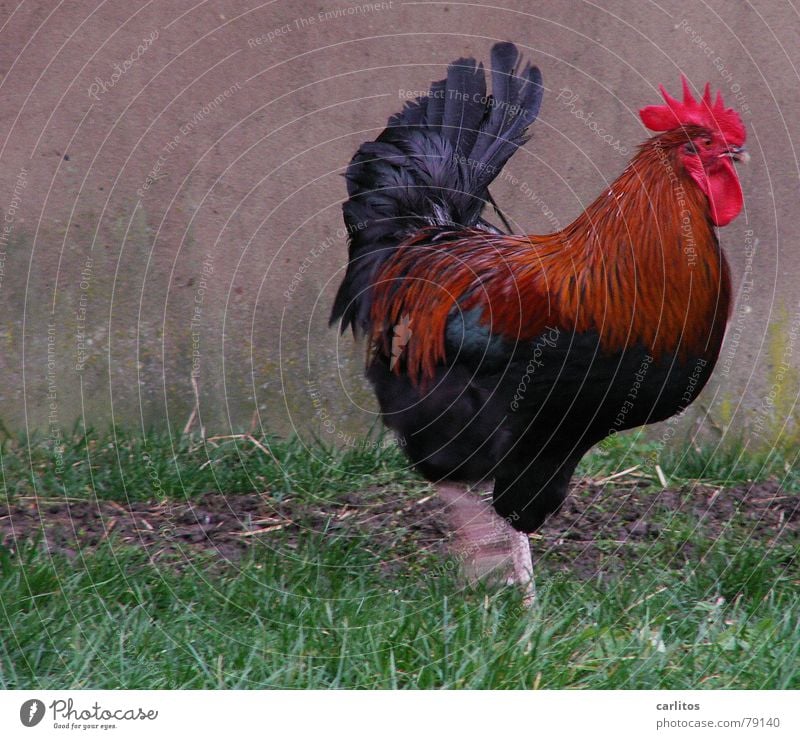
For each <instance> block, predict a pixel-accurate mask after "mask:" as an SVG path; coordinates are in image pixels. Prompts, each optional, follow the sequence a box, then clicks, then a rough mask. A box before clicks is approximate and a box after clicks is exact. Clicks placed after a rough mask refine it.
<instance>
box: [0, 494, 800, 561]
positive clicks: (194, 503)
mask: <svg viewBox="0 0 800 739" xmlns="http://www.w3.org/2000/svg"><path fill="white" fill-rule="evenodd" d="M679 513H680V514H685V515H681V516H677V515H676V514H679ZM678 519H680V521H681V522H682V523H681V525H682V526H683V527H685V526H686V521H687V520H688V521H689V522H690V524H691V526H694V527H696V529H695V530H696V533H698V534H701V535H702V536H704V537H706V538H712V539H713V538H717V537H721V536H724V535H725V534H726V532H728V531H730V530H731V529H732V528H735V530H736V531H737V532H739V533H740V534H742V535H745V536H747V537H748V538H752V539H757V540H759V541H762V542H765V543H768V544H770V545H777V544H789V543H792V544H794V545H795V546H797V543H798V541H799V540H800V496H799V495H797V494H794V493H789V492H785V491H783V490H782V489H781V488H780V486H779V485H778V483H776V482H761V483H751V484H746V485H738V486H735V487H731V488H725V489H721V488H717V487H712V486H707V485H699V484H698V485H692V486H687V487H684V488H679V489H667V490H661V489H657V488H655V487H654V486H643V485H642V484H641V483H637V484H633V485H632V486H628V487H624V486H623V487H620V486H614V487H612V486H610V485H598V484H596V483H593V482H590V481H578V482H577V483H576V485H575V486H574V488H573V491H572V495H571V496H570V497H569V498H568V499H567V501H566V503H565V504H564V506H563V508H562V510H561V512H560V513H559V514H558V515H557V516H554V517H553V518H551V519H550V520H549V521H548V522H547V523H546V524H545V525H544V526H543V527H542V529H541V530H540V531H539V532H537V533H536V534H534V535H533V537H532V539H533V542H532V543H533V547H534V558H535V560H536V561H537V570H539V569H544V570H548V571H569V572H572V573H575V574H577V575H580V576H583V577H591V576H593V575H594V574H596V573H597V571H598V567H600V566H601V564H602V566H603V567H605V568H608V567H609V566H610V567H611V568H614V566H615V564H618V565H619V566H620V567H623V566H624V565H625V564H626V562H627V561H629V560H632V559H636V558H638V557H640V556H641V554H642V544H643V543H646V542H648V541H654V540H656V539H657V538H658V537H660V536H662V535H663V534H664V529H665V528H670V527H671V525H672V522H673V521H678ZM309 532H317V533H326V532H327V533H331V534H334V533H335V534H337V535H339V536H348V535H356V534H358V535H361V534H364V533H366V534H368V535H369V537H370V540H371V541H372V542H374V549H375V551H380V552H385V553H387V554H388V555H389V556H387V557H386V561H387V564H386V567H387V569H391V570H397V569H402V568H403V567H405V566H406V565H408V564H410V563H413V560H414V558H415V556H416V555H419V554H421V553H422V552H426V553H433V554H437V555H444V554H445V553H446V549H447V540H448V535H449V533H450V532H448V530H447V524H446V518H445V516H444V514H443V508H442V504H441V502H440V501H439V499H438V498H437V497H436V496H435V495H428V496H424V497H422V498H416V499H409V498H405V499H404V498H403V495H402V493H401V492H398V490H397V489H396V488H394V489H381V488H374V489H370V490H366V491H359V492H353V493H350V494H347V495H343V496H340V498H339V499H338V500H337V501H336V503H335V504H331V503H328V504H324V505H323V504H320V505H312V504H309V503H308V502H305V501H300V500H293V499H292V498H287V499H285V500H283V501H281V502H276V501H275V500H274V499H273V498H271V497H270V495H269V493H264V494H259V493H251V494H237V495H223V494H220V493H208V494H206V495H203V496H200V497H198V498H195V499H192V500H187V501H168V502H162V503H156V502H132V503H130V504H129V505H121V504H119V503H116V502H112V501H86V500H64V499H43V498H24V499H20V500H19V501H17V502H15V503H12V504H11V505H5V506H0V545H1V546H3V547H5V548H6V549H7V550H10V551H12V552H14V551H16V550H18V549H19V548H20V546H21V545H22V543H24V542H31V541H38V542H39V545H40V546H42V547H46V548H47V549H48V550H49V551H51V552H54V553H60V554H64V555H67V556H71V557H72V556H76V555H77V554H78V552H79V551H81V550H84V551H85V550H92V549H95V548H97V547H99V546H102V545H104V544H105V545H111V546H116V545H133V546H139V547H143V548H145V549H146V550H147V552H148V553H149V555H150V556H151V557H152V558H153V559H154V560H165V561H169V560H172V559H173V558H174V557H176V556H177V557H185V556H187V555H190V554H192V553H196V552H204V553H210V554H213V555H214V556H216V557H217V558H219V559H220V560H231V559H232V560H235V559H237V558H239V557H241V556H242V554H244V553H245V552H247V551H252V550H253V549H254V548H256V547H258V546H262V547H264V546H266V547H270V548H271V547H273V546H280V547H285V546H289V547H292V546H296V545H297V543H298V542H299V541H300V539H301V538H302V537H303V536H304V535H307V534H308V533H309ZM690 534H691V531H690V532H689V533H688V534H687V543H686V547H685V557H683V558H679V559H687V560H688V559H690V558H691V556H692V554H693V552H692V544H691V535H690ZM678 564H680V563H678ZM790 564H796V561H795V562H793V563H790Z"/></svg>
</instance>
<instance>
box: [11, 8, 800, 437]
mask: <svg viewBox="0 0 800 739" xmlns="http://www.w3.org/2000/svg"><path fill="white" fill-rule="evenodd" d="M599 5H601V6H603V7H598V4H589V3H583V2H570V3H565V2H538V3H533V4H532V3H529V2H522V1H521V0H520V1H515V2H505V3H503V2H499V3H497V4H495V5H493V6H492V7H489V6H481V5H478V4H464V5H461V4H459V3H442V2H431V3H425V2H423V3H404V2H400V1H399V0H391V1H389V0H385V1H384V2H376V3H361V2H357V3H354V4H351V3H349V2H344V1H340V2H336V1H334V2H325V3H322V2H307V1H303V2H291V3H290V2H284V1H279V2H276V3H272V4H261V3H256V2H220V1H212V2H207V3H205V4H197V3H196V2H195V0H186V2H168V1H162V2H158V3H153V4H149V5H145V6H141V7H140V6H138V4H131V3H125V2H107V3H103V4H99V3H96V2H88V1H78V2H72V3H64V4H62V5H60V6H59V7H58V9H57V10H53V9H52V8H51V7H50V6H49V5H48V4H46V3H38V4H37V3H21V4H19V6H18V8H16V9H15V6H16V4H15V3H2V4H0V6H1V7H2V16H3V17H2V22H3V25H2V30H0V42H1V43H0V71H1V72H2V77H3V80H2V86H1V87H0V91H1V94H2V106H0V142H2V148H1V149H0V160H1V161H2V167H0V209H1V210H2V216H0V217H3V218H4V221H3V226H4V231H3V233H2V237H1V238H0V246H2V255H1V258H2V273H1V275H0V276H1V277H2V282H0V304H1V305H2V307H3V322H2V328H1V329H0V330H2V345H3V353H2V359H0V361H1V362H2V376H3V383H2V385H1V386H0V399H1V403H2V408H1V412H0V417H1V418H2V422H3V423H4V424H5V426H6V427H7V428H9V429H14V428H23V427H36V428H40V429H45V430H47V429H48V428H50V427H51V426H52V427H53V428H55V427H70V426H71V425H72V424H73V423H74V422H75V421H76V420H78V419H80V420H81V422H82V423H84V424H86V425H87V426H94V427H101V428H104V427H106V426H107V425H108V424H109V423H111V422H113V423H117V424H121V425H127V426H139V425H144V426H159V427H169V428H171V429H177V430H180V429H182V428H183V427H184V425H185V424H186V423H187V420H188V419H189V416H190V414H191V412H192V408H193V406H194V404H195V401H194V392H193V389H192V381H191V380H192V376H193V375H194V377H195V380H196V386H197V392H198V394H199V409H200V420H201V421H202V423H203V424H204V425H205V426H206V427H207V428H208V429H213V430H215V431H221V432H225V431H226V430H229V429H233V430H237V429H241V428H247V427H249V426H250V425H251V423H256V424H261V425H262V426H263V427H264V428H267V429H270V430H275V431H280V432H286V431H288V430H290V429H291V428H292V427H302V428H316V429H317V430H319V431H321V432H322V433H323V434H329V437H330V438H335V437H336V436H337V435H338V434H350V433H356V434H361V433H363V432H364V431H366V429H367V428H368V427H369V426H370V425H371V424H372V423H373V422H374V413H373V404H372V401H371V397H370V394H369V393H368V392H367V391H366V388H365V386H364V382H363V381H362V379H361V365H362V359H363V349H362V348H361V347H354V346H353V344H352V342H351V340H350V338H349V336H345V337H338V336H337V334H336V332H334V331H331V330H329V329H328V328H327V317H328V311H329V306H330V303H331V299H332V296H333V292H334V289H335V286H336V283H337V282H338V280H339V279H340V276H341V270H342V267H343V263H344V255H345V244H344V238H343V232H342V230H341V228H342V224H341V218H340V203H341V201H342V199H343V197H344V193H345V188H344V182H343V180H342V178H341V176H340V175H341V172H342V171H343V167H344V166H345V165H346V163H347V161H348V160H349V158H350V156H351V155H352V153H353V151H354V149H355V148H356V146H357V145H358V144H359V143H360V142H361V141H363V140H365V139H367V138H371V137H373V136H374V135H375V134H376V133H377V132H378V131H379V130H380V128H381V127H382V125H383V123H384V122H385V120H386V118H387V116H388V115H389V114H391V113H393V112H395V111H396V110H397V109H398V108H399V107H400V106H401V104H402V102H403V100H404V99H405V98H406V97H408V96H410V95H411V94H412V93H413V91H420V90H425V89H427V85H428V83H429V81H430V80H431V79H435V78H439V77H441V76H442V75H443V72H444V67H445V65H446V63H447V62H448V61H450V60H452V59H453V58H456V57H458V56H460V55H474V56H477V57H479V58H482V59H484V60H485V59H487V58H488V52H489V49H490V47H491V45H492V43H493V42H495V41H496V40H505V39H508V40H513V41H515V42H516V43H517V44H519V45H520V46H521V47H523V48H524V50H525V53H526V54H527V55H528V56H530V57H532V58H533V59H534V60H536V62H537V63H538V64H539V65H540V67H541V68H542V70H543V73H544V77H545V84H546V87H547V93H546V98H545V104H544V107H543V109H542V113H541V116H540V119H539V121H538V122H537V123H536V124H535V128H534V134H535V135H534V139H533V141H532V142H531V143H530V144H529V145H528V146H527V147H526V148H525V150H524V151H523V152H521V153H520V154H519V155H518V156H517V157H515V159H514V160H513V161H512V162H511V164H510V166H509V171H508V176H506V177H504V178H503V179H502V180H501V181H500V182H499V183H498V184H497V185H496V187H495V188H494V195H495V197H496V198H497V200H498V201H499V202H501V203H502V204H503V206H504V208H505V209H506V211H507V214H508V215H509V216H510V217H511V218H513V220H514V222H515V223H516V224H517V225H518V228H519V229H520V230H528V231H534V232H536V231H538V232H544V231H550V230H552V229H554V228H556V227H558V226H559V225H564V224H566V223H568V222H569V221H570V220H571V219H572V218H573V217H574V216H575V215H577V214H578V213H579V212H580V211H581V210H582V209H583V208H584V207H585V205H586V204H588V203H589V202H590V201H591V200H592V199H593V197H594V196H595V195H596V194H597V192H599V191H600V190H601V189H602V188H603V187H605V186H606V185H607V184H608V183H609V182H610V181H611V180H613V179H614V178H615V177H616V176H617V175H618V173H619V172H620V171H621V169H622V168H623V167H624V166H625V163H626V161H627V159H628V158H629V156H630V152H631V151H632V150H633V148H634V147H635V146H636V145H637V144H638V143H639V142H640V141H642V140H643V139H644V138H645V137H646V135H647V133H646V131H645V130H644V128H643V127H642V125H641V123H640V122H639V119H638V116H637V114H636V111H637V110H638V108H639V107H641V106H642V105H644V104H649V103H654V102H656V101H657V100H658V99H659V95H658V93H657V85H658V84H659V83H664V84H665V85H666V86H667V87H668V88H669V89H671V90H673V91H674V90H676V88H677V86H678V84H679V82H678V81H679V75H680V73H681V72H683V73H685V74H686V75H687V76H688V77H689V79H690V80H691V81H692V82H693V83H694V84H695V85H701V84H702V83H704V82H705V81H706V80H709V81H710V82H711V84H712V85H713V86H714V87H718V88H720V89H721V90H722V92H723V93H724V95H725V96H726V101H727V102H729V104H732V105H735V106H736V107H737V108H738V109H739V111H740V112H741V113H742V117H743V119H744V121H745V123H746V125H747V126H748V128H749V132H750V150H751V152H752V155H753V160H752V162H751V164H750V166H749V168H747V169H744V170H742V180H743V184H744V189H745V193H746V209H745V212H744V213H743V215H742V216H741V217H740V218H739V219H738V220H737V221H736V222H735V223H734V224H733V225H732V226H730V227H728V228H726V229H724V231H723V232H722V239H723V242H724V244H725V246H726V249H727V253H728V256H729V258H730V261H731V264H732V267H733V271H734V274H735V279H736V286H737V292H738V298H737V306H736V309H735V312H734V315H733V320H732V325H731V328H730V331H729V336H728V343H727V345H726V348H725V349H724V351H723V355H722V358H721V363H720V367H719V369H718V371H717V375H716V379H717V383H716V385H715V387H713V388H710V389H708V390H707V391H706V392H705V393H704V394H703V396H702V401H701V403H702V407H703V408H706V409H710V410H711V411H712V414H713V416H714V418H715V419H716V421H715V423H716V424H718V425H723V424H734V425H735V426H736V427H737V428H738V427H742V426H744V425H745V424H746V423H749V424H750V425H751V426H755V427H756V429H757V430H758V429H759V428H760V430H761V432H762V433H767V432H768V431H769V430H770V429H772V430H774V428H775V425H774V424H775V423H776V422H777V423H780V422H782V421H783V420H784V419H785V418H787V417H789V416H791V415H793V413H794V401H795V399H796V396H797V374H796V372H795V371H794V369H791V370H789V369H787V368H786V367H785V366H782V365H783V362H784V360H786V359H789V360H790V364H792V366H796V364H797V359H798V357H799V356H800V346H796V344H797V336H798V325H800V316H798V313H797V310H798V300H799V299H800V287H798V276H799V275H798V272H799V271H800V258H799V257H798V255H799V254H800V249H799V248H798V247H799V246H800V244H799V243H798V242H799V241H800V230H799V229H798V228H797V226H796V223H797V218H798V171H799V170H798V152H797V149H796V146H795V143H793V142H797V141H800V135H799V134H800V123H798V112H800V110H799V109H800V105H799V102H800V93H798V89H799V87H798V72H797V70H798V66H800V19H799V18H798V16H797V14H796V11H795V10H793V8H792V7H791V5H790V4H788V3H786V4H784V3H777V2H765V1H762V2H756V3H753V4H750V6H748V4H745V3H729V2H717V1H714V2H710V3H703V4H699V3H694V2H688V1H687V2H667V3H639V2H633V1H632V0H626V1H622V0H619V1H617V2H607V3H601V4H599ZM770 404H771V405H770Z"/></svg>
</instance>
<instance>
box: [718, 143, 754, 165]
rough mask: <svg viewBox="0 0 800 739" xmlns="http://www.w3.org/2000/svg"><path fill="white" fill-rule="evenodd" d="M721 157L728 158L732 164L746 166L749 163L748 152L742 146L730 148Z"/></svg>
mask: <svg viewBox="0 0 800 739" xmlns="http://www.w3.org/2000/svg"><path fill="white" fill-rule="evenodd" d="M722 156H724V157H730V158H731V159H733V161H734V162H741V163H742V164H747V163H748V162H749V161H750V152H749V151H747V149H745V147H744V146H732V147H731V148H730V149H728V151H727V152H725V154H723V155H722Z"/></svg>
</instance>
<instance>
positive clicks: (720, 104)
mask: <svg viewBox="0 0 800 739" xmlns="http://www.w3.org/2000/svg"><path fill="white" fill-rule="evenodd" d="M681 81H682V83H683V102H681V101H679V100H676V99H675V98H673V97H671V96H670V95H669V94H668V93H667V91H666V90H665V89H664V86H663V85H659V89H660V90H661V94H662V95H663V96H664V101H665V102H666V105H648V106H647V107H646V108H642V109H641V110H640V111H639V117H640V118H641V119H642V122H643V123H644V125H645V126H647V127H648V128H649V129H650V130H651V131H671V130H672V129H674V128H680V127H681V126H692V125H693V126H703V127H704V128H708V129H711V130H712V131H713V130H716V131H718V132H719V133H720V134H721V135H722V137H723V138H724V139H725V141H727V142H728V143H729V144H733V145H734V146H741V145H742V144H744V141H745V138H747V132H746V131H745V127H744V124H743V123H742V119H741V118H740V117H739V114H738V113H737V112H736V111H735V110H734V109H733V108H726V107H725V103H724V101H723V100H722V93H720V92H717V97H716V99H715V100H714V102H713V103H712V102H711V85H710V84H708V83H706V87H705V91H704V92H703V97H702V99H701V100H695V99H694V97H693V96H692V92H691V90H690V89H689V83H688V82H687V80H686V77H684V76H683V75H681Z"/></svg>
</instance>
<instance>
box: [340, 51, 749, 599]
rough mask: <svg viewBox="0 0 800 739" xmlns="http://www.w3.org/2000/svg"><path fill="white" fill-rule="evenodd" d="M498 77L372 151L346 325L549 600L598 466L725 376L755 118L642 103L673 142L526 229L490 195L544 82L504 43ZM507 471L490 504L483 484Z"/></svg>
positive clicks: (481, 538)
mask: <svg viewBox="0 0 800 739" xmlns="http://www.w3.org/2000/svg"><path fill="white" fill-rule="evenodd" d="M491 81H492V93H491V95H487V91H486V80H485V75H484V68H483V65H482V64H480V65H477V64H476V62H475V60H474V59H459V60H457V61H455V62H453V63H452V64H451V65H450V66H449V68H448V71H447V78H446V79H444V80H441V81H439V82H434V83H432V85H431V88H430V92H429V94H428V95H426V96H424V97H420V98H418V99H416V100H415V101H413V102H410V103H407V104H406V105H405V107H404V109H403V110H402V111H401V112H400V113H398V114H396V115H394V116H392V117H391V118H390V119H389V121H388V125H387V127H386V129H385V130H384V131H383V132H382V133H381V134H380V135H379V136H378V138H377V139H376V140H375V141H371V142H367V143H364V144H363V145H362V146H361V147H360V148H359V149H358V151H357V153H356V154H355V156H354V157H353V159H352V161H351V162H350V164H349V166H348V168H347V171H346V181H347V189H348V196H349V198H348V200H347V201H346V202H345V203H344V206H343V211H344V220H345V224H346V226H347V229H348V233H349V262H348V265H347V271H346V274H345V277H344V280H343V282H342V284H341V286H340V287H339V290H338V294H337V295H336V299H335V303H334V306H333V311H332V316H331V323H332V324H334V323H336V322H340V324H341V329H342V331H344V330H345V329H347V328H348V327H349V328H352V330H353V331H354V333H355V334H364V335H365V336H366V337H367V340H368V342H369V353H368V361H367V370H366V373H367V377H368V378H369V380H370V382H371V384H372V386H373V388H374V390H375V394H376V396H377V399H378V403H379V405H380V410H381V415H382V418H383V421H384V423H385V424H386V426H388V427H389V428H390V429H392V430H393V431H394V432H395V433H396V434H397V436H398V437H399V442H400V444H401V446H402V448H403V449H404V450H405V452H406V453H407V455H408V456H409V458H410V459H411V461H412V463H413V464H414V466H415V467H416V469H417V470H419V472H420V473H421V474H422V475H423V476H424V477H425V478H427V479H428V480H430V481H432V482H433V483H436V484H437V485H438V487H439V490H440V492H441V493H442V495H443V496H444V499H445V502H446V503H447V504H448V510H451V512H453V517H454V521H455V525H456V526H457V528H459V529H460V530H461V531H462V533H464V536H463V537H462V544H461V549H462V550H463V551H464V552H465V553H466V554H467V555H471V556H472V559H473V560H474V561H475V562H477V561H478V560H479V559H480V556H483V557H484V559H487V558H488V560H487V561H491V562H492V563H493V564H492V566H495V565H497V563H498V562H500V561H504V562H505V563H506V568H507V569H509V570H511V572H512V574H511V576H510V577H509V579H510V580H514V581H517V582H519V583H521V584H522V585H523V586H524V590H525V599H526V601H527V602H531V601H532V599H533V597H534V589H533V577H532V572H533V567H532V561H531V551H530V542H529V538H528V534H530V533H531V532H534V531H535V530H536V529H537V528H538V527H539V526H541V524H542V522H543V521H544V520H545V518H546V517H547V516H549V515H551V514H553V513H555V512H556V511H557V510H558V508H559V507H560V506H561V504H562V502H563V500H564V498H565V496H566V494H567V490H568V485H569V482H570V479H571V477H572V475H573V473H574V471H575V467H576V465H577V464H578V462H579V461H580V459H581V457H583V456H584V455H585V454H586V453H587V452H588V451H589V450H590V449H591V448H592V446H594V445H595V444H597V443H598V442H600V441H602V440H603V439H604V438H605V437H607V436H609V435H611V434H613V433H616V432H618V431H623V430H625V429H630V428H632V427H636V426H641V425H644V424H651V423H655V422H657V421H663V420H665V419H667V418H669V417H671V416H673V415H675V414H678V413H680V412H682V411H683V410H684V409H685V408H686V407H687V406H688V405H689V404H690V403H691V402H692V401H693V400H694V399H695V397H696V396H697V394H698V393H699V391H700V390H701V389H702V388H703V386H704V385H705V384H706V382H707V380H708V378H709V376H710V375H711V372H712V370H713V368H714V364H715V362H716V360H717V356H718V354H719V351H720V345H721V343H722V339H723V335H724V331H725V325H726V322H727V320H728V316H729V312H730V307H731V283H730V274H729V269H728V265H727V262H726V260H725V257H724V255H723V253H722V251H721V249H720V245H719V242H718V240H717V235H716V232H715V228H716V227H719V226H724V225H726V224H727V223H730V221H732V220H733V219H734V218H735V217H736V216H737V214H738V213H739V212H740V210H741V209H742V203H743V196H742V189H741V186H740V183H739V179H738V176H737V173H736V170H735V169H734V166H733V162H736V161H740V160H746V159H747V154H746V151H745V149H744V143H745V138H746V131H745V127H744V125H743V123H742V121H741V119H740V117H739V116H738V114H737V113H736V112H735V111H734V110H732V109H730V108H726V107H725V105H724V102H723V100H722V96H721V95H720V94H717V96H716V98H715V99H714V100H712V96H711V91H710V88H709V85H706V88H705V93H704V95H703V96H702V97H701V98H700V99H696V98H695V97H694V96H693V95H692V93H691V91H690V88H689V85H688V83H687V81H686V79H685V78H684V79H683V100H678V99H676V98H673V97H671V96H670V95H669V94H667V92H666V91H665V90H664V88H663V87H661V93H662V95H663V97H664V104H663V105H654V106H649V107H645V108H643V109H642V110H641V111H640V117H641V119H642V122H643V123H644V125H645V126H646V127H647V128H649V129H650V130H651V131H654V132H656V134H655V135H654V136H652V138H650V139H648V140H647V141H645V142H644V143H643V144H642V145H641V146H640V147H639V149H638V152H637V153H636V155H635V156H634V157H633V159H632V160H631V161H630V163H629V164H628V166H627V167H626V169H625V170H624V171H623V172H622V174H621V175H620V176H619V177H618V178H617V179H616V181H615V182H614V183H613V184H612V185H611V186H610V187H609V188H607V189H606V190H604V191H603V192H602V193H601V194H600V196H599V197H598V198H597V199H596V200H595V201H594V202H593V203H592V204H591V205H589V207H588V208H587V209H586V210H585V211H584V212H583V213H582V214H581V215H580V216H578V217H577V218H576V219H575V221H574V222H572V223H571V224H570V225H569V226H567V227H566V228H564V229H563V230H561V231H558V232H556V233H552V234H548V235H542V236H540V235H514V234H510V233H505V232H504V231H502V230H501V229H500V228H498V227H496V226H494V225H493V224H492V223H491V222H490V221H489V220H488V219H487V218H484V213H485V212H487V211H486V208H487V204H489V203H491V204H492V206H494V209H495V211H496V212H497V214H498V216H500V217H501V218H502V220H503V221H504V222H505V219H504V218H503V217H502V214H501V213H500V211H499V210H498V209H497V207H496V205H495V204H494V201H493V199H492V197H491V195H490V193H489V190H488V186H489V185H490V184H491V182H492V180H494V179H495V178H496V177H497V175H498V174H499V173H500V171H501V170H502V168H503V166H504V165H505V163H506V162H507V161H508V159H509V158H510V157H511V156H512V155H513V154H514V152H515V151H516V150H517V148H518V147H519V146H521V145H522V144H523V143H524V142H525V141H526V131H527V129H528V127H529V126H530V125H531V124H532V123H533V121H534V120H535V119H536V116H537V114H538V112H539V107H540V104H541V99H542V92H543V87H542V78H541V74H540V71H539V69H538V68H537V67H535V66H532V65H531V64H524V65H523V63H522V61H521V59H520V55H519V53H518V51H517V49H516V47H515V46H514V45H513V44H511V43H501V44H496V45H495V46H494V47H493V49H492V56H491ZM506 227H507V222H506ZM509 230H510V229H509ZM634 390H635V392H634ZM491 482H493V492H492V501H491V505H492V507H493V509H494V511H493V512H488V513H486V514H484V513H482V511H483V510H484V508H486V506H484V505H483V504H481V502H480V500H479V498H477V497H472V498H470V497H469V496H471V495H474V494H473V493H471V492H470V490H474V489H475V486H479V485H484V484H487V483H491ZM489 516H491V517H492V518H491V520H490V519H489V518H488V517H489ZM487 552H489V553H488V554H487ZM475 567H476V570H480V569H482V565H481V564H477V565H475ZM483 569H485V567H483Z"/></svg>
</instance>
